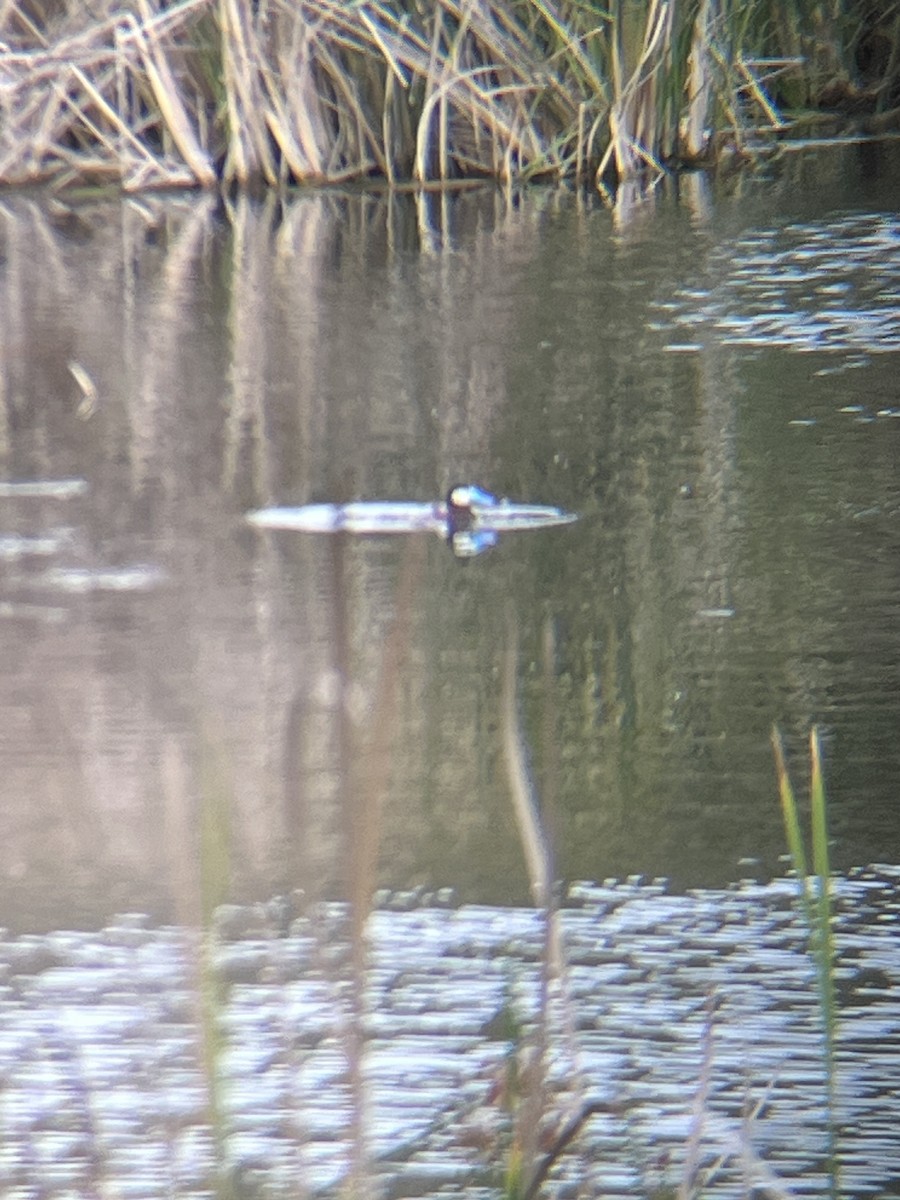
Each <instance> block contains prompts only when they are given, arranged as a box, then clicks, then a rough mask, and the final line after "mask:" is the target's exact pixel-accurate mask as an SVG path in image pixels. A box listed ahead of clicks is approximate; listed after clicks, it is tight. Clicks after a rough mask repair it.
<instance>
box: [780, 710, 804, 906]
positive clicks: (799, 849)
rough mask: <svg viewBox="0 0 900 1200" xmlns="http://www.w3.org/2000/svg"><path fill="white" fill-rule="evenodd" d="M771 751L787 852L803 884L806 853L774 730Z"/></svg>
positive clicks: (789, 783)
mask: <svg viewBox="0 0 900 1200" xmlns="http://www.w3.org/2000/svg"><path fill="white" fill-rule="evenodd" d="M772 750H773V752H774V754H775V772H776V774H777V776H778V794H779V796H780V798H781V815H782V817H783V818H784V829H785V833H786V835H787V843H788V851H789V852H790V856H791V862H792V863H793V864H794V870H795V871H796V873H797V877H798V879H800V880H801V881H803V883H804V894H805V891H806V886H805V881H806V878H807V875H808V871H807V868H806V851H805V850H804V848H803V835H802V833H801V832H800V819H799V817H798V815H797V802H796V799H795V798H794V789H793V787H792V786H791V779H790V776H789V775H788V771H787V764H786V762H785V758H784V745H783V743H782V740H781V734H780V733H779V732H778V730H777V729H776V728H773V729H772Z"/></svg>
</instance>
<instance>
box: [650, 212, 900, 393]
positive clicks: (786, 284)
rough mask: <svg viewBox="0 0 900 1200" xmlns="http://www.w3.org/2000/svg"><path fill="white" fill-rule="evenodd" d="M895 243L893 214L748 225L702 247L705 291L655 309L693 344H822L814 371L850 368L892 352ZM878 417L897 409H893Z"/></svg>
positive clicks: (897, 232) (897, 291)
mask: <svg viewBox="0 0 900 1200" xmlns="http://www.w3.org/2000/svg"><path fill="white" fill-rule="evenodd" d="M898 244H900V219H898V217H897V215H896V214H894V213H862V214H858V213H845V214H841V215H838V216H835V217H833V218H831V219H826V220H821V221H814V222H792V221H791V222H786V223H784V224H782V225H779V226H776V227H774V228H771V229H761V230H754V231H753V232H750V233H747V234H744V235H742V236H740V237H738V238H736V239H735V241H734V243H733V244H732V245H730V246H728V247H727V248H726V247H719V248H717V249H716V251H715V252H714V253H713V254H711V255H710V257H709V262H708V263H707V267H706V272H705V274H706V275H707V277H708V278H709V280H710V284H709V287H708V289H707V290H702V289H700V288H697V287H691V288H687V289H684V290H683V291H677V292H676V293H675V297H674V299H673V300H672V301H670V302H668V303H667V304H665V305H663V308H664V309H668V310H670V311H671V313H672V324H673V325H674V326H675V327H676V328H678V329H685V330H690V331H691V334H692V337H693V338H695V339H697V340H696V341H690V342H688V343H687V345H689V346H691V347H696V348H698V349H699V347H700V346H701V345H702V344H704V342H705V341H708V340H711V341H715V342H718V343H720V344H723V345H730V346H744V347H754V346H755V347H763V348H766V349H769V350H771V349H775V348H784V349H787V350H793V351H796V352H798V353H820V352H824V353H827V354H830V355H833V356H834V360H835V361H834V363H833V365H831V366H825V367H819V368H818V369H817V371H816V374H818V375H822V374H827V373H830V372H831V371H846V370H852V369H854V368H858V367H862V366H866V365H867V364H869V363H870V362H871V359H872V356H873V355H879V354H891V353H896V351H898V350H900V302H898V296H900V256H898V252H897V247H898ZM687 345H686V346H685V347H684V348H687ZM863 411H865V409H864V410H863ZM883 415H887V416H891V415H900V408H897V407H896V406H892V407H890V408H888V409H886V410H884V413H883Z"/></svg>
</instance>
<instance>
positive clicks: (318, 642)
mask: <svg viewBox="0 0 900 1200" xmlns="http://www.w3.org/2000/svg"><path fill="white" fill-rule="evenodd" d="M898 179H900V152H898V149H897V148H896V146H895V147H893V148H891V147H887V148H884V147H882V148H880V149H876V148H872V147H855V148H853V147H851V148H845V149H842V150H835V149H832V150H829V151H822V152H820V153H807V154H805V155H803V156H802V157H801V156H795V157H788V158H787V159H786V160H785V161H783V162H781V163H780V164H777V165H776V166H774V167H773V168H772V169H771V171H770V173H769V174H768V175H767V176H766V177H754V178H750V177H742V178H737V179H733V180H731V181H730V182H729V181H725V182H723V183H721V184H718V185H714V184H711V183H710V182H709V181H708V180H706V179H705V178H702V177H699V176H698V177H695V178H686V179H684V180H682V181H681V185H680V187H679V188H678V189H674V188H673V189H672V190H671V192H669V193H665V194H660V195H659V196H658V197H657V198H656V199H655V201H654V202H653V203H652V204H650V205H648V206H646V208H645V210H644V211H639V212H637V213H635V214H632V216H631V217H630V218H629V219H628V220H625V219H623V218H622V216H621V214H618V215H617V214H614V213H610V212H609V211H607V210H606V209H605V208H604V207H603V206H602V205H601V204H600V203H599V202H598V201H597V200H595V199H593V198H585V197H582V196H579V195H576V194H573V193H571V192H566V191H542V190H539V189H535V190H529V191H525V192H523V193H521V194H515V195H506V194H504V193H501V192H498V191H495V190H493V189H489V188H485V189H478V190H474V191H466V192H460V193H458V194H454V195H427V196H422V197H414V196H388V195H371V194H345V193H328V194H301V195H297V196H295V197H291V198H290V199H288V200H285V201H284V202H279V201H277V200H274V199H271V200H265V201H261V202H253V201H249V200H236V201H233V202H230V201H229V202H223V201H220V200H217V199H215V198H212V197H207V196H193V195H190V196H173V197H142V198H135V199H129V200H124V201H121V202H120V201H119V200H114V199H109V198H103V197H86V198H82V199H81V200H79V201H78V202H77V203H72V204H70V203H66V204H63V203H62V202H61V201H60V200H59V199H58V198H53V197H50V196H47V195H43V194H42V195H31V196H14V195H6V196H4V197H3V198H2V202H0V253H2V258H0V295H2V316H0V356H2V365H0V388H2V403H0V455H2V463H0V484H2V490H0V560H2V566H3V571H2V577H0V578H2V584H0V618H2V620H0V653H2V658H3V664H4V667H3V671H2V674H0V813H2V816H0V902H2V911H3V913H4V918H3V919H4V923H5V924H6V925H8V926H9V927H11V928H12V929H34V930H37V929H41V928H57V927H59V926H61V925H64V924H65V925H72V924H87V925H90V924H93V923H101V922H102V921H103V920H104V919H105V918H106V917H107V916H108V915H109V914H110V913H111V912H114V911H116V910H122V909H138V910H140V911H144V912H149V913H151V914H154V915H156V916H159V917H170V916H172V915H173V914H174V915H178V914H179V913H180V914H181V915H186V914H187V913H188V910H189V907H190V906H191V905H193V904H196V903H199V902H200V899H201V891H202V888H201V885H200V884H199V883H198V878H199V877H200V876H201V875H202V876H203V878H204V879H205V880H206V887H207V889H208V888H210V887H214V889H215V890H217V892H218V893H219V894H224V893H226V892H227V893H228V894H229V895H230V896H231V897H232V898H235V899H248V898H252V897H256V896H269V895H271V894H272V893H273V892H276V891H278V890H279V889H284V888H290V887H302V888H304V889H306V890H307V892H308V893H310V894H314V895H320V894H321V895H330V896H334V895H341V894H342V893H343V892H344V890H345V882H344V881H345V880H346V879H347V878H348V876H350V877H358V876H359V873H360V871H361V870H362V868H360V867H359V862H360V859H359V855H360V854H362V857H363V860H364V859H365V858H366V857H367V855H368V854H371V853H372V850H371V847H372V846H373V845H375V844H376V843H377V846H378V878H377V882H378V883H380V884H382V885H384V886H387V887H393V888H413V887H416V886H418V885H422V886H425V887H428V888H439V887H443V886H452V887H455V888H456V889H457V890H458V892H459V894H460V895H461V896H463V897H464V898H468V899H471V900H477V901H480V902H488V903H513V902H520V901H522V900H527V898H528V896H529V888H528V877H527V873H526V870H525V866H524V858H523V853H522V848H521V843H520V839H519V835H518V832H517V828H516V821H515V817H514V814H513V808H512V805H511V803H510V784H509V779H508V771H507V767H506V763H505V759H504V752H503V745H504V742H503V737H504V734H503V729H504V725H503V713H504V708H503V701H502V694H503V693H502V685H503V672H504V663H505V662H506V661H507V658H506V656H508V655H510V654H513V653H515V654H516V655H517V663H518V694H519V721H520V732H521V736H522V740H523V742H524V744H525V745H526V746H527V749H528V753H529V756H530V764H531V770H530V775H531V778H532V780H533V783H534V786H535V789H536V791H537V792H538V793H539V795H540V797H541V801H542V803H543V804H544V805H545V808H546V817H545V824H546V827H547V828H548V830H549V829H552V831H553V842H554V845H555V854H556V864H557V871H558V873H559V874H561V875H564V876H566V877H568V878H584V879H595V880H601V879H603V878H605V877H609V876H617V877H622V876H626V875H629V874H634V873H643V874H646V875H648V876H657V875H664V876H666V877H668V878H669V879H670V880H672V882H673V886H675V887H683V886H696V885H705V886H718V885H721V884H724V883H726V882H728V881H729V880H736V879H738V878H741V877H744V876H748V875H756V876H759V877H763V878H764V877H768V876H770V875H773V874H776V873H781V872H782V871H783V864H782V863H779V855H780V854H781V853H782V850H783V844H784V838H783V833H782V829H781V819H780V814H779V811H778V803H777V795H776V790H775V785H774V775H773V768H772V756H771V750H770V745H769V735H770V730H771V727H772V724H773V722H777V723H778V724H779V726H780V727H781V728H782V730H783V731H784V733H785V735H786V738H787V743H788V746H789V749H790V750H791V752H792V761H793V762H794V764H795V775H796V780H797V782H798V783H800V784H802V787H801V791H803V792H805V787H806V782H805V748H804V747H805V742H804V739H805V736H806V733H807V731H808V729H809V726H810V725H811V724H812V723H814V722H817V723H819V725H820V728H821V730H822V733H823V736H824V743H825V748H826V758H827V762H826V771H827V780H828V784H829V788H830V799H831V823H832V834H833V838H834V861H835V864H836V866H837V867H838V868H839V869H842V870H843V869H847V868H849V867H851V866H852V865H854V864H863V863H868V862H871V861H883V862H898V861H900V821H898V819H897V818H898V803H900V789H898V781H900V739H898V737H897V729H898V712H900V703H898V701H900V669H898V663H900V621H898V615H900V613H898V609H900V600H898V596H900V587H898V583H900V477H898V471H897V464H898V461H900V393H898V385H897V354H898V351H900V302H898V294H900V218H898V212H897V196H898V194H900V193H898V187H897V185H898ZM35 481H42V482H43V483H44V484H45V486H44V488H43V489H35V488H33V487H32V488H26V489H17V488H16V487H14V486H6V485H7V484H21V483H25V482H28V483H34V482H35ZM461 482H466V483H476V484H479V485H481V486H482V487H485V488H488V489H490V490H491V491H492V492H495V493H498V494H501V495H506V496H509V497H511V498H513V499H515V500H518V501H522V502H528V503H538V504H547V505H553V506H559V507H561V508H564V509H567V510H571V511H574V512H577V513H578V514H579V520H578V521H577V522H576V523H575V524H572V525H569V526H565V527H560V528H550V529H544V530H537V531H531V532H516V533H513V534H510V535H508V536H502V537H501V538H500V539H499V542H498V544H497V545H496V546H495V547H494V548H492V549H490V550H489V551H488V552H487V553H484V554H483V555H480V556H479V557H478V558H476V559H474V560H473V561H460V560H458V559H456V558H455V557H454V556H453V554H451V553H450V552H449V550H448V547H447V546H446V545H445V544H442V542H441V540H440V539H439V538H436V537H434V536H433V535H430V534H419V535H410V536H409V537H404V536H399V537H397V536H392V537H390V538H378V537H352V536H351V535H349V534H344V535H340V536H333V535H328V534H316V533H297V532H287V531H270V530H261V529H258V528H254V527H253V526H251V525H250V524H249V523H248V522H247V521H246V519H245V516H246V513H247V512H248V511H250V510H253V509H256V508H260V507H264V506H269V505H281V504H287V505H302V504H307V503H324V502H338V501H349V500H374V499H378V500H409V501H430V500H436V499H438V498H440V497H442V496H443V495H444V494H445V493H446V491H447V489H448V488H449V487H450V486H451V485H453V484H456V483H461ZM54 483H55V484H57V486H53V485H54ZM513 632H515V636H516V640H517V645H516V648H515V649H514V648H513V646H512V634H513ZM348 829H350V830H352V831H353V835H352V836H349V835H348ZM224 834H227V836H223V835H224ZM360 844H362V846H363V849H362V850H360ZM348 845H349V849H348ZM354 847H355V849H354ZM366 847H368V850H366ZM354 855H356V857H354ZM210 876H212V877H214V884H210V882H209V880H210ZM364 877H365V878H368V876H365V875H364ZM204 894H206V893H204Z"/></svg>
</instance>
